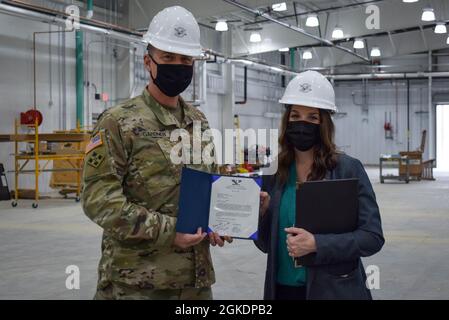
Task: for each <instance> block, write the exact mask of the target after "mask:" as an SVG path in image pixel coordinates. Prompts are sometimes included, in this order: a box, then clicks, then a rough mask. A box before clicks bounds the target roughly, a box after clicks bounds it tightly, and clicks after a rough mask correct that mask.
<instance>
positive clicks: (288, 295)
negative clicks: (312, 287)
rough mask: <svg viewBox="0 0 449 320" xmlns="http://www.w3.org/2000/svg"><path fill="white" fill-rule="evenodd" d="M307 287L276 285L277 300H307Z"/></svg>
mask: <svg viewBox="0 0 449 320" xmlns="http://www.w3.org/2000/svg"><path fill="white" fill-rule="evenodd" d="M306 294H307V290H306V286H302V287H291V286H284V285H281V284H277V285H276V300H306Z"/></svg>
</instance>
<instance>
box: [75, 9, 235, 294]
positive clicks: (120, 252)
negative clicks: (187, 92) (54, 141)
mask: <svg viewBox="0 0 449 320" xmlns="http://www.w3.org/2000/svg"><path fill="white" fill-rule="evenodd" d="M161 14H162V15H163V14H165V15H167V14H168V15H172V16H173V15H175V16H176V15H177V16H178V17H180V18H181V19H177V20H179V21H180V23H179V24H180V25H169V26H166V27H167V28H168V30H172V29H173V28H175V29H177V30H174V34H175V36H176V34H177V36H179V33H180V32H182V31H180V30H182V29H184V32H185V33H187V34H186V35H185V36H181V37H178V38H180V41H181V40H182V39H183V38H185V39H184V40H183V41H188V42H189V43H190V44H191V43H194V40H196V41H197V43H198V46H199V28H198V25H197V24H196V21H195V25H196V28H197V29H196V28H194V26H193V29H192V25H190V26H189V25H185V23H188V22H189V21H191V20H192V19H193V20H194V18H193V16H191V14H190V12H188V11H187V10H185V9H184V8H181V7H171V8H167V9H164V10H163V11H161V12H160V13H159V14H158V15H156V16H155V18H154V19H153V21H152V24H153V23H155V22H157V26H159V27H160V26H161V22H160V21H161V20H158V19H161ZM189 19H190V20H189ZM164 20H167V19H162V21H164ZM170 21H174V20H172V19H170ZM183 23H184V25H183ZM153 29H154V28H153ZM153 29H152V25H151V24H150V28H149V31H148V32H149V33H151V32H152V30H153ZM192 30H193V31H192ZM195 31H197V33H198V34H196V33H195ZM177 36H176V37H177ZM168 37H169V36H168ZM192 37H193V39H192ZM156 40H157V39H156ZM156 40H155V39H154V37H153V38H150V40H149V43H150V45H149V53H148V54H147V55H145V65H146V67H147V69H148V71H150V74H151V77H152V79H153V81H152V82H150V84H149V85H148V87H146V88H145V89H144V90H143V93H142V95H140V96H137V97H135V98H133V99H130V100H128V101H126V102H124V103H122V104H120V105H118V106H115V107H113V108H111V109H109V110H107V111H106V112H104V113H103V114H102V115H101V117H100V118H99V120H98V123H97V125H96V127H95V129H94V131H93V134H92V138H91V141H90V143H89V145H88V146H87V148H86V157H85V163H84V171H83V192H82V204H83V209H84V212H85V214H86V215H87V216H88V217H89V218H90V219H91V220H93V221H94V222H95V223H97V224H98V225H99V226H101V227H102V228H103V230H104V233H103V239H102V248H101V249H102V257H101V260H100V264H99V279H98V287H97V293H96V296H95V298H96V299H211V298H212V292H211V289H210V287H211V285H212V284H213V283H214V282H215V276H214V269H213V266H212V260H211V256H210V252H209V246H210V244H212V245H217V244H218V245H219V246H223V244H224V241H223V239H221V238H220V237H219V236H218V235H217V234H214V233H210V234H209V235H207V234H206V233H204V232H202V230H201V229H199V230H198V232H197V234H195V235H189V234H180V233H177V232H176V230H175V225H176V217H177V212H178V198H179V189H180V178H181V169H182V164H173V162H172V161H171V158H170V154H171V151H172V148H173V147H174V146H175V145H176V144H178V143H179V142H178V141H171V140H170V134H171V132H172V131H173V130H176V129H185V130H186V131H188V132H189V134H190V137H192V136H193V124H194V123H200V124H201V132H204V131H205V130H207V129H208V128H209V125H208V122H207V119H206V118H205V116H204V115H203V114H202V113H201V112H200V111H199V110H198V109H196V108H194V107H193V106H190V105H188V104H187V103H185V102H184V101H183V99H182V98H181V97H180V96H179V93H180V92H182V91H183V90H184V89H185V88H186V87H187V86H188V84H189V83H190V80H191V74H190V72H191V70H190V68H189V66H190V67H192V64H193V59H192V57H193V56H195V54H189V55H185V54H180V53H177V51H176V50H175V49H176V48H175V46H173V43H172V45H171V47H170V48H171V50H172V51H165V50H164V49H165V47H164V46H163V45H159V42H158V41H156ZM169 40H170V39H169ZM173 48H174V49H173ZM181 52H182V51H181ZM188 53H190V52H188ZM167 65H171V66H170V67H168V68H166V66H167ZM170 68H171V69H170ZM192 69H193V68H192ZM170 70H171V71H170ZM170 72H172V74H170ZM177 76H178V77H179V78H180V79H179V80H176V79H175V80H174V81H173V79H174V78H176V77H177ZM164 77H165V79H164ZM189 77H190V80H189V79H188V78H189ZM166 79H170V81H169V82H167V81H166ZM203 147H204V143H203ZM189 166H190V167H193V168H195V169H199V170H203V171H208V172H217V166H216V164H214V163H211V164H204V163H201V164H197V165H194V164H192V165H189ZM225 240H227V241H228V242H231V241H232V239H230V238H225Z"/></svg>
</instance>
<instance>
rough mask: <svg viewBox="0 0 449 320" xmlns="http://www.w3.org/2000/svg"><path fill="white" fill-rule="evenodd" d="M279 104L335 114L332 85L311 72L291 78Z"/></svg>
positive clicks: (318, 74) (324, 78) (320, 75)
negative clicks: (322, 110)
mask: <svg viewBox="0 0 449 320" xmlns="http://www.w3.org/2000/svg"><path fill="white" fill-rule="evenodd" d="M279 102H280V103H283V104H287V105H300V106H305V107H312V108H318V109H325V110H329V111H331V112H337V107H336V106H335V92H334V88H333V86H332V84H331V83H330V82H329V80H327V79H326V77H325V76H323V75H322V74H321V73H319V72H316V71H311V70H309V71H305V72H301V73H300V74H298V75H297V76H296V77H295V78H293V79H292V80H291V81H290V82H289V84H288V85H287V88H286V89H285V92H284V95H283V96H282V98H281V100H279Z"/></svg>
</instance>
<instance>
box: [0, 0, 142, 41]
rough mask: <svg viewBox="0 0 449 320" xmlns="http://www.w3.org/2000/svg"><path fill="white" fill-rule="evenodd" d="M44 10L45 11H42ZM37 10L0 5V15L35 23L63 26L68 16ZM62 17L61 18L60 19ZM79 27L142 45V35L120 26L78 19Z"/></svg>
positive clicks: (7, 4)
mask: <svg viewBox="0 0 449 320" xmlns="http://www.w3.org/2000/svg"><path fill="white" fill-rule="evenodd" d="M44 9H45V11H44ZM37 10H38V8H35V7H34V6H33V7H32V6H29V5H25V4H23V3H20V7H19V6H18V3H16V1H4V2H1V3H0V13H6V14H10V15H14V16H18V17H25V18H31V19H33V20H36V21H41V22H42V21H45V22H48V23H54V24H58V25H63V26H65V22H66V19H67V17H68V16H69V15H67V14H66V13H64V12H60V11H55V10H47V9H46V8H42V9H40V10H39V11H37ZM60 16H62V18H60ZM79 26H80V29H81V30H85V31H89V32H93V33H99V34H103V35H106V36H108V37H109V38H113V39H116V40H121V41H125V42H135V43H138V44H142V45H144V42H143V40H142V34H141V33H137V32H134V31H132V30H130V29H126V28H122V27H120V26H116V25H112V24H108V23H103V22H100V21H96V20H86V19H83V18H82V17H80V22H79Z"/></svg>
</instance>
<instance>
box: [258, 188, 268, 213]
mask: <svg viewBox="0 0 449 320" xmlns="http://www.w3.org/2000/svg"><path fill="white" fill-rule="evenodd" d="M269 205H270V195H269V194H268V192H265V191H262V192H261V193H260V209H259V212H260V215H261V216H263V215H264V214H265V212H267V209H268V206H269Z"/></svg>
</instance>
